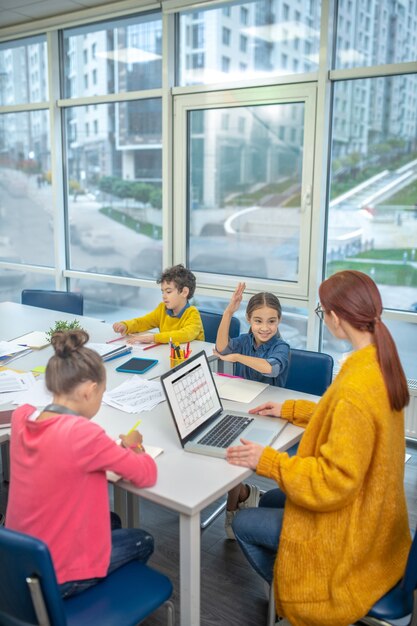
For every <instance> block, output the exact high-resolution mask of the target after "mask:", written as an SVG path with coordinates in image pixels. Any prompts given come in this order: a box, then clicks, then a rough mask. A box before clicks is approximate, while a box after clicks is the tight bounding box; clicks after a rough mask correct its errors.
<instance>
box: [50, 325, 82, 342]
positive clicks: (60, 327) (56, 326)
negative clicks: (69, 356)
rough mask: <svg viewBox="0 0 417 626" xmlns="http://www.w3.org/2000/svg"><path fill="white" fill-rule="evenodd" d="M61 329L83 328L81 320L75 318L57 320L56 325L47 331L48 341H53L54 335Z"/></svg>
mask: <svg viewBox="0 0 417 626" xmlns="http://www.w3.org/2000/svg"><path fill="white" fill-rule="evenodd" d="M60 330H83V329H82V328H81V326H80V322H79V321H78V320H73V321H72V322H65V321H64V320H58V321H56V322H55V326H53V327H52V328H50V329H49V330H48V331H47V332H46V336H47V338H48V341H51V339H52V335H53V334H54V333H57V332H58V331H60Z"/></svg>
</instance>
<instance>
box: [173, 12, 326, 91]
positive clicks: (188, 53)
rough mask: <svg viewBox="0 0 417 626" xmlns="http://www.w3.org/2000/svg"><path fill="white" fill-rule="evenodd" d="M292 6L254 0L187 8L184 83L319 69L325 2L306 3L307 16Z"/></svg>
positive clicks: (182, 35)
mask: <svg viewBox="0 0 417 626" xmlns="http://www.w3.org/2000/svg"><path fill="white" fill-rule="evenodd" d="M293 5H294V3H288V4H285V3H284V2H282V0H254V1H253V2H244V3H242V2H235V3H232V4H229V5H228V6H227V7H223V8H221V7H211V8H207V9H204V10H202V7H200V8H199V9H198V11H197V10H195V11H184V12H182V13H181V14H180V46H179V84H180V85H192V84H209V83H219V82H224V81H227V82H229V81H230V80H241V79H247V78H262V77H266V76H269V75H271V74H294V73H299V72H311V71H315V70H316V69H317V64H318V51H319V30H320V13H321V3H320V1H318V2H308V3H305V5H304V10H303V12H302V16H300V13H299V12H298V11H296V10H295V9H294V6H293ZM190 28H192V32H193V36H192V37H190V36H189V35H188V33H189V32H190ZM196 33H198V35H197V34H196ZM300 42H301V43H302V44H303V45H301V43H300ZM225 49H227V51H228V56H227V57H226V56H224V51H225ZM300 50H301V52H300ZM295 61H297V62H296V63H295Z"/></svg>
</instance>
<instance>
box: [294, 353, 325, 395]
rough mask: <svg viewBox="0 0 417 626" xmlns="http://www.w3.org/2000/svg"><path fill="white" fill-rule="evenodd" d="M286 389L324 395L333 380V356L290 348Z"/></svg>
mask: <svg viewBox="0 0 417 626" xmlns="http://www.w3.org/2000/svg"><path fill="white" fill-rule="evenodd" d="M290 355H291V358H290V366H289V370H288V377H287V382H286V384H285V388H286V389H294V391H302V392H303V393H311V394H314V395H315V396H322V395H323V394H324V392H325V391H326V389H327V387H328V386H329V385H330V383H331V382H332V376H333V365H334V362H333V357H331V356H330V354H325V353H324V352H314V351H312V350H298V349H295V348H293V349H291V350H290Z"/></svg>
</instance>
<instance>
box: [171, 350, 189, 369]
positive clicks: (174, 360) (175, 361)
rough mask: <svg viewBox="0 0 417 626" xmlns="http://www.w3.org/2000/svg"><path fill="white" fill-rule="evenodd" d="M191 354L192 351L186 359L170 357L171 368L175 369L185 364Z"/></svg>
mask: <svg viewBox="0 0 417 626" xmlns="http://www.w3.org/2000/svg"><path fill="white" fill-rule="evenodd" d="M190 354H191V350H190V351H189V352H188V355H187V356H186V357H185V356H184V357H175V358H173V357H170V359H169V363H170V367H175V366H176V365H179V364H180V363H184V361H186V360H187V359H188V357H189V356H190Z"/></svg>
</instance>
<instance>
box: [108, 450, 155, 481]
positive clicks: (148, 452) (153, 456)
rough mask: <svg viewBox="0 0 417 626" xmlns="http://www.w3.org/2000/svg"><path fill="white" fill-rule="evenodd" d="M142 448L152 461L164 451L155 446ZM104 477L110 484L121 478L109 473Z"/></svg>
mask: <svg viewBox="0 0 417 626" xmlns="http://www.w3.org/2000/svg"><path fill="white" fill-rule="evenodd" d="M143 447H144V448H145V452H146V453H147V454H149V456H151V457H152V458H153V459H156V457H157V456H159V455H160V454H162V452H163V451H164V450H163V448H157V446H148V445H144V446H143ZM106 476H107V480H108V481H109V482H111V483H116V482H117V481H118V480H121V479H122V476H120V475H119V474H116V473H115V472H110V471H107V472H106Z"/></svg>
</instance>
